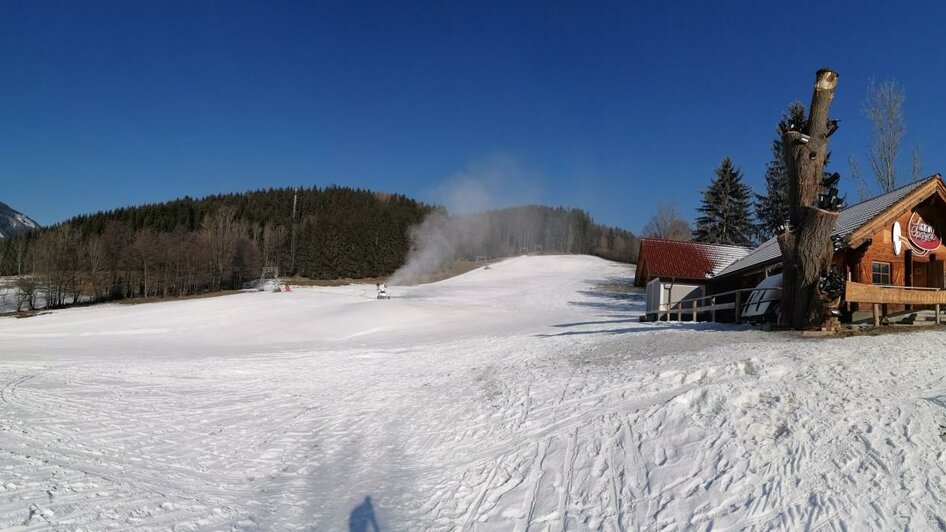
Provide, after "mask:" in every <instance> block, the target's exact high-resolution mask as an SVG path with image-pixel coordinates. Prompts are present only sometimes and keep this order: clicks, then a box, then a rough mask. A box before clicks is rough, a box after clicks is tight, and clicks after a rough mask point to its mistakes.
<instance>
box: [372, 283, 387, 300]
mask: <svg viewBox="0 0 946 532" xmlns="http://www.w3.org/2000/svg"><path fill="white" fill-rule="evenodd" d="M374 286H375V288H376V289H377V291H378V299H391V294H390V293H389V292H388V287H387V286H385V285H384V283H375V285H374Z"/></svg>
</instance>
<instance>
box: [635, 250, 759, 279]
mask: <svg viewBox="0 0 946 532" xmlns="http://www.w3.org/2000/svg"><path fill="white" fill-rule="evenodd" d="M749 251H751V250H750V249H749V248H744V247H741V246H727V245H722V244H703V243H700V242H683V241H680V240H664V239H660V238H642V239H641V249H640V255H639V257H638V259H637V272H636V274H635V278H634V284H636V285H638V286H643V285H645V284H646V283H647V281H648V280H650V279H653V278H654V277H662V278H667V279H670V278H673V279H677V280H688V281H705V280H706V279H710V278H712V277H713V276H714V275H716V274H717V273H719V272H721V271H722V270H723V268H725V267H726V266H729V265H730V264H732V263H733V262H735V261H737V260H739V259H741V258H742V257H745V256H746V255H747V254H748V253H749Z"/></svg>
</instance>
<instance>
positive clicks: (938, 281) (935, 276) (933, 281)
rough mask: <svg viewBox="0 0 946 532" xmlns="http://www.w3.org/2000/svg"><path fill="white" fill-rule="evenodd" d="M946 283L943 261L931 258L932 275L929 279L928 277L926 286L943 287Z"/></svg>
mask: <svg viewBox="0 0 946 532" xmlns="http://www.w3.org/2000/svg"><path fill="white" fill-rule="evenodd" d="M944 284H946V276H944V268H943V261H941V260H931V261H930V275H929V279H927V283H926V286H929V287H930V288H943V286H944Z"/></svg>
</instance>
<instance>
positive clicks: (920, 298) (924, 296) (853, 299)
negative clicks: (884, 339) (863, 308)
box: [844, 281, 946, 327]
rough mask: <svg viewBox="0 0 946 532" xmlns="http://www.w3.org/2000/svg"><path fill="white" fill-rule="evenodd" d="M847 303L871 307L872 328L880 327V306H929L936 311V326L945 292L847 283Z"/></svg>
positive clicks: (845, 294) (845, 296)
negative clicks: (867, 304)
mask: <svg viewBox="0 0 946 532" xmlns="http://www.w3.org/2000/svg"><path fill="white" fill-rule="evenodd" d="M844 300H845V301H847V302H848V303H869V304H871V305H873V313H874V326H875V327H876V326H879V325H880V305H884V304H892V305H931V306H933V308H935V309H936V324H937V325H939V324H940V322H941V319H940V315H939V311H940V308H941V305H946V290H942V289H939V288H924V287H913V286H888V285H872V284H862V283H855V282H852V281H848V282H847V283H846V284H845V287H844Z"/></svg>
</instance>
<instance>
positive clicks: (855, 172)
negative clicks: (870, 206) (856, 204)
mask: <svg viewBox="0 0 946 532" xmlns="http://www.w3.org/2000/svg"><path fill="white" fill-rule="evenodd" d="M848 164H850V165H851V181H853V182H854V184H855V185H857V196H858V198H859V201H865V200H868V199H870V187H868V186H867V180H865V179H864V174H862V173H861V166H860V165H859V164H858V163H857V157H856V156H854V155H851V157H850V158H849V159H848Z"/></svg>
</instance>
